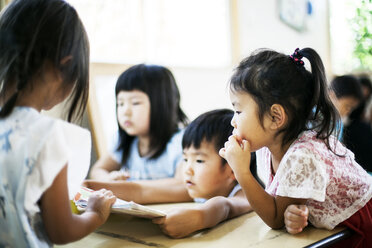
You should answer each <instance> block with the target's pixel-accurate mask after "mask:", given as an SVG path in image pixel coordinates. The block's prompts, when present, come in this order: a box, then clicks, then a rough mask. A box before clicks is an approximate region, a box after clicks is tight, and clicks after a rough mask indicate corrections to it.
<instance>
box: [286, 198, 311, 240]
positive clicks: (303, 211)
mask: <svg viewBox="0 0 372 248" xmlns="http://www.w3.org/2000/svg"><path fill="white" fill-rule="evenodd" d="M308 216H309V209H308V208H307V207H306V205H289V206H288V207H287V209H286V210H285V212H284V223H285V228H286V229H287V231H288V232H289V233H290V234H296V233H300V232H302V230H303V229H304V228H305V227H306V226H307V225H308V222H307V218H308Z"/></svg>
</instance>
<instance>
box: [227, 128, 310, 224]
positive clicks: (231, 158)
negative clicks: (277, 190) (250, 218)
mask: <svg viewBox="0 0 372 248" xmlns="http://www.w3.org/2000/svg"><path fill="white" fill-rule="evenodd" d="M220 155H221V156H222V157H223V158H225V159H226V160H227V162H228V163H229V165H230V166H231V168H232V169H233V171H234V174H235V176H236V179H237V180H238V182H239V184H240V186H241V187H242V189H243V191H244V193H245V195H246V196H247V199H248V201H249V203H250V204H251V206H252V208H253V210H254V211H256V213H257V214H258V215H259V216H260V217H261V219H262V220H263V221H264V222H265V223H266V224H267V225H268V226H270V227H271V228H274V229H275V228H282V227H283V226H284V211H285V210H286V208H287V206H289V205H291V204H298V205H303V204H305V203H306V200H307V199H297V198H289V197H281V196H275V197H274V196H272V195H270V194H268V193H267V192H266V191H265V190H264V189H263V188H262V187H261V185H260V184H259V183H258V182H257V180H256V179H255V178H254V176H253V175H252V173H251V171H250V168H249V164H250V158H251V151H250V145H249V143H248V141H246V140H242V141H241V142H238V138H237V137H235V136H234V135H231V136H230V137H229V140H228V141H227V142H226V143H225V147H224V148H222V149H221V150H220Z"/></svg>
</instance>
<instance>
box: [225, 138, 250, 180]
mask: <svg viewBox="0 0 372 248" xmlns="http://www.w3.org/2000/svg"><path fill="white" fill-rule="evenodd" d="M219 154H220V156H221V157H223V158H224V159H226V161H227V162H228V163H229V165H230V166H231V168H232V170H233V171H234V174H235V176H236V177H237V176H238V175H240V174H245V173H250V170H249V164H250V162H251V149H250V144H249V142H248V141H247V140H242V139H241V138H240V137H238V136H236V135H234V134H233V135H231V136H230V137H229V140H228V141H226V142H225V146H224V147H223V148H221V149H220V151H219Z"/></svg>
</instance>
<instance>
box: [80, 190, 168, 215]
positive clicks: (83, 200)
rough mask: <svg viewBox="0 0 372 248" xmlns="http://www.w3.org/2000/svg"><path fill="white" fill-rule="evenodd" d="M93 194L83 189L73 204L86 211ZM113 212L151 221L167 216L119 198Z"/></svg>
mask: <svg viewBox="0 0 372 248" xmlns="http://www.w3.org/2000/svg"><path fill="white" fill-rule="evenodd" d="M93 192H94V190H91V189H88V188H85V187H81V188H80V190H79V192H77V193H76V195H75V197H74V199H73V202H74V203H75V205H76V207H77V209H78V210H79V211H85V209H86V207H87V205H88V199H89V197H90V195H91V194H92V193H93ZM111 212H112V213H124V214H129V215H133V216H137V217H142V218H149V219H152V218H155V217H162V216H165V213H164V212H162V211H160V210H157V209H152V208H150V207H146V206H143V205H141V204H138V203H135V202H133V201H130V202H128V201H124V200H122V199H119V198H117V199H116V202H115V203H114V204H113V205H112V207H111Z"/></svg>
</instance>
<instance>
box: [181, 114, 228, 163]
mask: <svg viewBox="0 0 372 248" xmlns="http://www.w3.org/2000/svg"><path fill="white" fill-rule="evenodd" d="M233 116H234V111H232V110H230V109H217V110H212V111H209V112H206V113H204V114H201V115H199V116H198V117H197V118H196V119H195V120H193V121H192V122H191V123H190V124H189V125H188V127H187V128H186V130H185V133H184V134H183V138H182V148H183V149H185V148H189V147H190V146H194V147H195V148H196V149H199V148H200V145H201V143H202V142H203V141H206V142H213V144H214V148H215V151H216V152H217V153H218V151H219V150H220V149H221V148H222V147H224V144H225V142H226V141H227V140H228V138H229V136H230V135H231V134H232V131H233V129H234V128H233V126H231V119H232V118H233ZM221 159H222V161H223V162H224V163H225V162H226V161H225V160H224V159H223V158H221Z"/></svg>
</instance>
